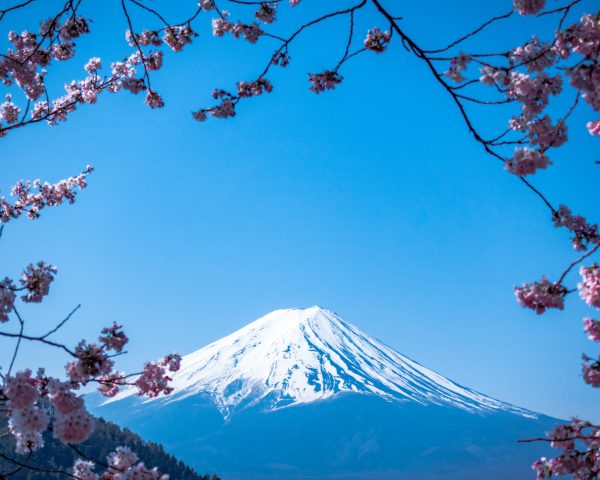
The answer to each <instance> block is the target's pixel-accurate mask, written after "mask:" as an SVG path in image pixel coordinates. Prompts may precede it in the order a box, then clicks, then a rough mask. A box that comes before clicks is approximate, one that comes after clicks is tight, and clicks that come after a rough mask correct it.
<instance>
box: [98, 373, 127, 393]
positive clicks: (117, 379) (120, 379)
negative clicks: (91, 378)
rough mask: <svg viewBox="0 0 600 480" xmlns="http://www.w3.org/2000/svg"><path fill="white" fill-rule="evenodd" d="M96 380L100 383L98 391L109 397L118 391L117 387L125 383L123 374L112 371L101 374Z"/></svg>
mask: <svg viewBox="0 0 600 480" xmlns="http://www.w3.org/2000/svg"><path fill="white" fill-rule="evenodd" d="M98 382H99V383H100V386H99V387H98V391H99V392H100V393H101V394H102V395H104V396H105V397H109V398H111V397H114V396H115V395H116V394H117V393H119V388H120V387H121V385H124V384H125V374H124V373H122V372H114V373H111V374H109V375H103V376H102V377H100V379H99V380H98Z"/></svg>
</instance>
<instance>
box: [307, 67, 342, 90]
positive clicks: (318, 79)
mask: <svg viewBox="0 0 600 480" xmlns="http://www.w3.org/2000/svg"><path fill="white" fill-rule="evenodd" d="M343 79H344V78H343V77H342V76H341V75H340V74H339V73H338V72H337V71H335V70H325V71H324V72H323V73H309V74H308V81H309V82H310V84H311V87H310V88H309V90H310V91H311V92H314V93H321V92H324V91H325V90H332V89H334V88H335V86H336V85H338V84H340V83H342V80H343Z"/></svg>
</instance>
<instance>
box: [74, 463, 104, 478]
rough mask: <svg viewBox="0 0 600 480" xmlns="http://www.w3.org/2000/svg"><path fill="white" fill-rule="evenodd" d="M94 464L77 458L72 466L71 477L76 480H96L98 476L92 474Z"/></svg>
mask: <svg viewBox="0 0 600 480" xmlns="http://www.w3.org/2000/svg"><path fill="white" fill-rule="evenodd" d="M94 467H95V464H94V462H90V461H88V460H81V459H80V458H78V459H77V460H75V463H74V465H73V475H74V476H75V477H76V478H77V479H78V480H98V475H96V474H95V473H94V471H93V470H94Z"/></svg>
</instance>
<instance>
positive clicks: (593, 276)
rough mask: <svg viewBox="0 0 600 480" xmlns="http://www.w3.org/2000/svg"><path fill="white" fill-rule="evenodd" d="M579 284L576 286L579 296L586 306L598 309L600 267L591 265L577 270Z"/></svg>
mask: <svg viewBox="0 0 600 480" xmlns="http://www.w3.org/2000/svg"><path fill="white" fill-rule="evenodd" d="M579 274H580V275H581V282H580V283H579V284H578V285H577V287H578V288H579V295H580V296H581V298H582V299H583V300H584V301H585V303H587V304H588V305H590V306H592V307H596V308H600V265H598V264H593V265H590V266H589V267H581V268H580V269H579Z"/></svg>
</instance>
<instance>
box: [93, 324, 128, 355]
mask: <svg viewBox="0 0 600 480" xmlns="http://www.w3.org/2000/svg"><path fill="white" fill-rule="evenodd" d="M122 328H123V325H117V322H113V324H112V327H106V328H103V329H102V331H101V332H100V333H101V335H100V337H99V338H98V340H99V341H100V343H101V344H102V346H103V347H104V349H106V350H114V351H115V352H116V353H121V352H122V351H123V347H124V346H125V345H126V344H127V342H128V341H129V339H128V338H127V335H125V332H123V331H122V330H121V329H122Z"/></svg>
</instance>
